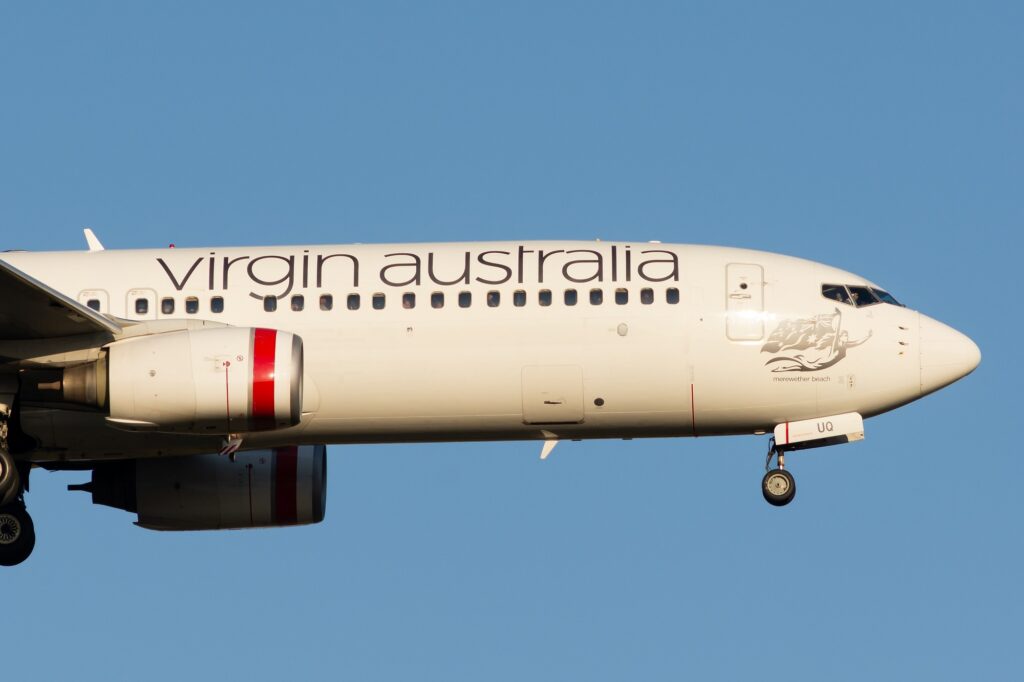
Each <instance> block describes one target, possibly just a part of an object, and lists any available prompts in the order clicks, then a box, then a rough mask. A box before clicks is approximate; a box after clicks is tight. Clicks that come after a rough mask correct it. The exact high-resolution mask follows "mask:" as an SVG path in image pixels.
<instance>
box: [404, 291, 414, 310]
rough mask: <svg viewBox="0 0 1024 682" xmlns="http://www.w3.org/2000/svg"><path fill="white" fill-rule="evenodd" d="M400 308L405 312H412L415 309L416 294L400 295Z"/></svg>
mask: <svg viewBox="0 0 1024 682" xmlns="http://www.w3.org/2000/svg"><path fill="white" fill-rule="evenodd" d="M402 307H403V308H405V309H406V310H412V309H413V308H415V307H416V294H413V293H409V292H406V293H404V294H402Z"/></svg>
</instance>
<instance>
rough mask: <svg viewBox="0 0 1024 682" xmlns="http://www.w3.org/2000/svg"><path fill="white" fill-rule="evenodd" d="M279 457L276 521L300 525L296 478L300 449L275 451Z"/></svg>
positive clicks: (275, 503)
mask: <svg viewBox="0 0 1024 682" xmlns="http://www.w3.org/2000/svg"><path fill="white" fill-rule="evenodd" d="M274 454H275V455H276V457H277V480H275V481H274V510H275V511H276V514H275V516H276V517H277V518H276V519H274V520H275V521H276V522H277V523H281V524H286V523H298V521H299V510H298V505H297V497H298V496H297V491H296V489H295V485H296V482H295V481H296V477H297V474H298V469H299V448H298V447H295V446H292V447H287V448H277V449H276V450H274Z"/></svg>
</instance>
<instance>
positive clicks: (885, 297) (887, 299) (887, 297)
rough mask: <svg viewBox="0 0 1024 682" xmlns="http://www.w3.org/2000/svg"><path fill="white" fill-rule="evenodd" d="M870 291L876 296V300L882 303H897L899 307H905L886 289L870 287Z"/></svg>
mask: <svg viewBox="0 0 1024 682" xmlns="http://www.w3.org/2000/svg"><path fill="white" fill-rule="evenodd" d="M871 293H873V294H874V295H875V296H876V297H878V300H880V301H881V302H882V303H888V304H890V305H898V306H899V307H901V308H904V307H906V306H904V305H903V304H902V303H900V302H899V301H897V300H896V297H895V296H893V295H892V294H890V293H889V292H888V291H882V290H881V289H872V290H871Z"/></svg>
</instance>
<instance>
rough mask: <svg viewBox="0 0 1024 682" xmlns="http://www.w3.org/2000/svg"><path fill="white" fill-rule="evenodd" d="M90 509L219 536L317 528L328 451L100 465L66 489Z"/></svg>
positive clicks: (260, 452) (319, 447) (283, 451)
mask: <svg viewBox="0 0 1024 682" xmlns="http://www.w3.org/2000/svg"><path fill="white" fill-rule="evenodd" d="M68 489H69V490H84V491H86V492H90V493H92V501H93V504H102V505H105V506H108V507H114V508H116V509H124V510H125V511H129V512H134V513H136V514H138V521H137V524H138V525H139V526H142V527H143V528H150V529H152V530H219V529H227V528H266V527H275V526H297V525H304V524H310V523H320V522H321V521H323V519H324V509H325V506H326V504H327V447H326V446H324V445H302V446H298V447H284V448H274V449H273V450H253V451H251V452H239V453H237V455H236V458H235V460H234V461H232V460H231V459H229V458H228V457H225V456H223V455H193V456H185V457H172V458H167V459H136V460H123V461H117V462H108V463H103V464H99V465H97V466H96V468H95V469H93V473H92V481H91V482H89V483H85V484H82V485H72V486H68Z"/></svg>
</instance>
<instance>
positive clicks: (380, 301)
mask: <svg viewBox="0 0 1024 682" xmlns="http://www.w3.org/2000/svg"><path fill="white" fill-rule="evenodd" d="M373 309H374V310H384V294H374V295H373Z"/></svg>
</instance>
